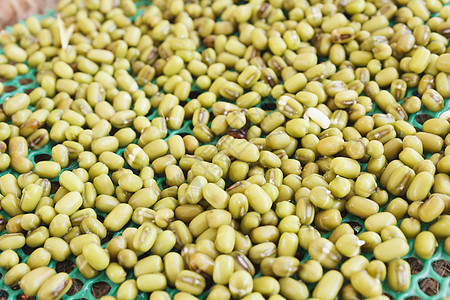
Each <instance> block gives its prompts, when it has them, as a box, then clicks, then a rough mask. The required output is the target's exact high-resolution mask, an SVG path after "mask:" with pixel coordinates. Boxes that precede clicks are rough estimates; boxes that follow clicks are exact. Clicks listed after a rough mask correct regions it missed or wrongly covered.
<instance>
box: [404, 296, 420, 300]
mask: <svg viewBox="0 0 450 300" xmlns="http://www.w3.org/2000/svg"><path fill="white" fill-rule="evenodd" d="M405 300H423V299H422V298H420V297H417V296H411V297H408V298H405Z"/></svg>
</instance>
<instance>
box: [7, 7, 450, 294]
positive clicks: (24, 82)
mask: <svg viewBox="0 0 450 300" xmlns="http://www.w3.org/2000/svg"><path fill="white" fill-rule="evenodd" d="M136 4H137V7H138V8H139V10H138V14H137V16H138V15H140V14H142V12H143V10H144V9H145V7H146V6H147V5H150V1H146V0H144V1H139V2H137V3H136ZM54 15H55V12H54V11H48V12H47V14H46V15H43V16H38V18H39V19H43V18H47V17H53V16H54ZM135 17H136V16H135ZM135 17H133V18H132V19H134V18H135ZM7 30H11V28H8V29H7ZM0 53H2V49H0ZM35 72H36V70H35V69H30V72H29V73H28V74H25V75H21V76H18V77H17V78H15V79H14V80H11V81H8V82H5V83H4V86H5V92H4V94H3V95H2V96H1V97H0V103H3V102H4V101H5V99H6V98H8V97H11V96H13V95H14V94H15V93H29V92H31V91H32V90H33V89H34V88H36V87H37V86H38V84H37V83H36V81H35V77H34V76H35ZM192 92H193V93H194V94H195V92H200V90H199V89H198V88H197V87H196V86H195V85H194V86H193V88H192ZM415 92H416V90H413V89H411V90H408V92H407V96H410V95H412V94H414V93H415ZM193 93H191V95H193ZM192 98H195V97H192ZM222 100H224V99H222ZM187 101H189V99H188V100H187ZM258 106H262V107H263V108H265V109H267V108H269V109H273V107H274V99H272V98H271V97H268V98H266V99H264V100H263V101H262V102H261V103H260V104H259V105H258ZM30 109H33V107H30ZM449 109H450V101H449V100H448V99H446V100H445V107H444V109H443V110H442V112H444V111H447V110H449ZM442 112H439V113H433V112H430V111H428V110H427V109H425V108H423V109H422V110H420V111H419V112H417V113H415V114H413V115H410V119H409V123H411V124H412V125H413V126H415V127H416V128H419V129H420V128H422V125H421V123H423V121H421V119H423V117H424V116H422V115H425V118H426V117H427V115H428V117H429V116H432V117H439V115H440V114H441V113H442ZM374 113H381V111H379V110H378V109H377V107H376V105H374V108H373V110H372V111H371V112H370V113H369V114H370V115H372V114H374ZM155 117H158V114H157V112H156V110H152V111H151V113H150V115H149V116H148V119H150V120H151V119H153V118H155ZM191 125H192V122H191V121H186V122H184V123H183V126H182V128H180V129H179V130H175V131H169V134H168V137H170V136H172V135H174V134H181V133H185V134H186V133H187V134H192V130H191V127H192V126H191ZM168 137H167V138H168ZM217 139H218V138H216V139H215V140H214V141H213V142H212V143H215V142H217ZM54 145H55V143H54V142H50V143H49V144H48V145H46V146H45V147H44V148H42V149H39V150H37V151H33V152H30V154H29V155H28V158H29V159H30V160H31V161H32V162H33V163H36V162H38V161H40V160H48V159H50V156H49V155H51V149H52V147H53V146H54ZM123 151H124V149H123V148H121V149H119V150H118V151H117V153H118V154H120V155H121V154H122V153H123ZM74 168H78V164H77V162H76V161H75V162H73V163H72V164H70V165H69V166H68V167H67V168H65V169H63V170H72V169H74ZM362 169H363V170H365V165H362ZM7 173H12V174H14V175H15V176H16V177H17V176H18V175H19V174H18V173H17V172H15V171H13V170H7V171H5V172H2V173H0V176H1V175H4V174H7ZM155 179H157V182H158V184H159V186H160V187H162V185H163V183H164V181H165V178H164V177H159V178H155ZM57 181H58V179H54V180H52V182H57ZM51 196H53V194H52V195H51ZM391 199H392V198H391ZM386 206H387V205H385V206H383V207H382V208H381V210H384V209H385V207H386ZM97 213H98V215H99V216H100V218H101V217H105V216H106V214H104V213H102V212H99V211H97ZM0 214H1V215H2V216H4V217H5V218H7V219H8V218H9V217H8V216H7V214H6V213H5V212H4V211H1V212H0ZM342 222H343V223H345V222H350V224H351V225H352V227H354V229H355V231H356V232H363V231H365V229H364V222H363V221H362V220H361V219H360V218H358V217H355V216H352V215H350V214H347V215H346V216H345V217H344V218H343V221H342ZM399 224H400V221H399ZM130 226H133V227H137V226H136V224H134V223H131V224H130ZM426 228H428V225H426V224H425V225H422V230H425V229H426ZM122 231H123V230H122ZM122 231H119V232H116V233H114V234H108V236H107V237H106V238H105V239H104V240H102V246H103V247H105V246H106V244H107V242H108V241H109V240H110V239H111V238H112V237H113V236H116V235H120V234H121V233H122ZM4 233H6V230H4V231H3V232H0V235H1V234H4ZM328 235H329V234H325V235H324V237H328ZM408 243H409V245H410V251H409V253H408V254H407V255H406V256H405V257H404V259H406V260H407V261H408V262H409V263H410V264H411V273H412V280H411V287H410V289H409V290H408V291H407V292H405V293H402V294H398V293H395V292H394V291H392V290H391V289H389V286H388V285H387V282H385V283H384V284H383V291H384V293H385V294H386V295H388V296H390V297H391V298H395V299H411V300H412V299H415V300H417V299H441V298H443V297H446V296H450V276H449V275H450V256H449V255H448V254H446V253H445V252H444V250H443V241H439V246H438V247H437V250H436V253H435V254H434V256H433V257H432V258H431V259H429V260H423V259H421V258H419V257H418V256H417V255H415V253H414V240H409V241H408ZM33 250H34V249H31V248H28V247H27V246H25V247H24V248H23V249H19V250H17V253H18V254H19V256H20V259H21V262H26V260H27V258H28V255H29V254H30V253H31V252H32V251H33ZM363 255H365V256H366V257H367V258H368V259H369V260H370V259H371V258H372V257H373V254H364V253H363ZM308 259H310V257H309V255H308V253H307V252H306V251H304V257H303V259H302V260H301V261H302V262H304V261H306V260H308ZM49 266H50V267H52V268H54V269H56V270H57V271H58V272H67V273H69V275H70V277H71V278H72V279H73V285H72V288H71V289H70V290H69V292H68V293H67V295H65V296H64V297H63V299H95V298H97V299H98V298H100V297H102V296H104V295H113V296H114V295H115V294H116V291H117V289H118V287H119V285H118V284H115V283H113V282H111V281H110V280H109V279H108V277H107V276H106V274H105V272H101V273H100V274H99V276H97V277H95V278H93V279H90V280H86V279H85V278H84V277H83V276H82V275H81V273H80V272H79V271H78V270H77V268H76V267H75V257H74V256H73V255H71V256H70V257H69V259H68V260H66V261H64V262H56V261H53V260H52V261H51V263H50V265H49ZM5 273H6V271H5V270H4V269H2V268H0V300H3V299H35V297H27V296H25V295H24V294H23V293H22V291H21V290H20V289H11V288H10V287H8V286H6V285H5V284H4V282H3V276H4V275H5ZM260 275H261V274H260V273H259V274H257V275H256V276H260ZM130 278H134V276H133V272H129V274H128V276H127V279H130ZM308 288H309V290H310V292H311V291H312V289H313V288H314V285H308ZM166 291H167V292H168V293H169V294H170V295H171V296H173V295H174V294H175V293H176V292H177V290H176V289H169V288H168V289H167V290H166ZM207 295H208V292H207V291H206V292H205V293H203V294H202V295H201V296H200V297H199V298H200V299H204V298H205V297H206V296H207ZM137 299H148V294H146V293H142V292H141V293H139V294H138V296H137Z"/></svg>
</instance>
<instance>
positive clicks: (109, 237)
mask: <svg viewBox="0 0 450 300" xmlns="http://www.w3.org/2000/svg"><path fill="white" fill-rule="evenodd" d="M126 226H127V227H128V225H126ZM127 227H125V228H127ZM112 238H113V233H112V232H111V231H108V232H107V233H106V236H105V238H104V239H102V240H101V241H100V243H101V244H102V245H104V244H106V243H108V242H109V241H110V240H111V239H112Z"/></svg>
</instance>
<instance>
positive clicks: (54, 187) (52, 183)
mask: <svg viewBox="0 0 450 300" xmlns="http://www.w3.org/2000/svg"><path fill="white" fill-rule="evenodd" d="M50 186H51V188H50V194H54V193H56V191H57V190H58V189H59V187H60V185H59V181H50Z"/></svg>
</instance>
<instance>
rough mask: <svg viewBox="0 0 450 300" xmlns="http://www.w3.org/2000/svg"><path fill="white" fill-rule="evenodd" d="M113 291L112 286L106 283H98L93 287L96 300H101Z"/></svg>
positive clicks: (92, 291)
mask: <svg viewBox="0 0 450 300" xmlns="http://www.w3.org/2000/svg"><path fill="white" fill-rule="evenodd" d="M110 290H111V286H110V285H109V284H108V283H107V282H104V281H100V282H96V283H94V284H92V285H91V294H92V296H94V298H95V299H100V298H101V297H103V296H105V295H106V294H108V293H109V291H110Z"/></svg>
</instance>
